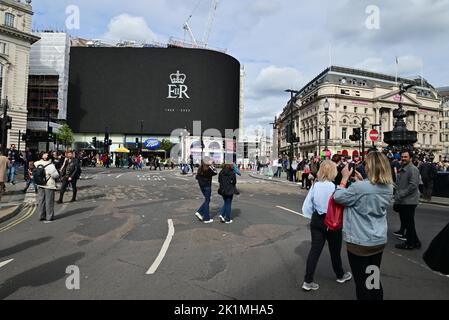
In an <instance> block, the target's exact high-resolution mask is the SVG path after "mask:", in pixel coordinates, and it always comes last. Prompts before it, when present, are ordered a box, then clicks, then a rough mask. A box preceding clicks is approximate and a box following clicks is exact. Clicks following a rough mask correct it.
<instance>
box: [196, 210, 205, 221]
mask: <svg viewBox="0 0 449 320" xmlns="http://www.w3.org/2000/svg"><path fill="white" fill-rule="evenodd" d="M195 215H196V217H197V218H198V220H200V221H203V216H202V215H201V213H199V212H197V213H195Z"/></svg>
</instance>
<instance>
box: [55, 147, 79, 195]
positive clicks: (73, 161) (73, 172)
mask: <svg viewBox="0 0 449 320" xmlns="http://www.w3.org/2000/svg"><path fill="white" fill-rule="evenodd" d="M80 176H81V166H80V163H79V160H78V158H76V157H74V156H73V152H72V151H68V152H67V157H66V160H65V162H64V164H63V166H62V169H61V177H62V186H61V191H60V193H59V200H58V203H59V204H61V203H63V200H64V193H65V192H66V191H67V186H68V185H69V184H70V185H71V186H72V190H73V194H72V200H71V201H70V202H75V201H76V194H77V192H78V189H77V188H76V183H77V181H78V179H79V178H80Z"/></svg>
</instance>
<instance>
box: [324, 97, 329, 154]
mask: <svg viewBox="0 0 449 320" xmlns="http://www.w3.org/2000/svg"><path fill="white" fill-rule="evenodd" d="M328 114H329V101H328V100H327V98H326V101H325V102H324V148H325V151H326V156H327V150H328V138H329V127H328V125H329V118H328Z"/></svg>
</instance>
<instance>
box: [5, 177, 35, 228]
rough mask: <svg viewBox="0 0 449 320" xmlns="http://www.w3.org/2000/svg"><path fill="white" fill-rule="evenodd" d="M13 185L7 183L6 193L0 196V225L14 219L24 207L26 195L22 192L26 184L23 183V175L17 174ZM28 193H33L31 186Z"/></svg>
mask: <svg viewBox="0 0 449 320" xmlns="http://www.w3.org/2000/svg"><path fill="white" fill-rule="evenodd" d="M16 180H17V181H19V182H18V183H16V184H15V185H13V184H10V183H7V184H6V193H5V194H3V195H0V223H2V222H5V221H7V220H9V219H11V218H14V217H15V216H16V215H17V214H19V213H20V211H21V210H22V207H23V205H24V201H25V196H26V194H25V193H23V192H22V190H23V189H25V185H26V183H25V182H24V181H23V175H21V174H18V175H17V176H16ZM28 192H34V189H33V186H30V188H29V189H28Z"/></svg>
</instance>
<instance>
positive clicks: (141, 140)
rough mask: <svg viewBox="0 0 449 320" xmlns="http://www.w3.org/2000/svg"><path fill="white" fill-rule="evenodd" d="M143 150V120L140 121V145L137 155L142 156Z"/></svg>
mask: <svg viewBox="0 0 449 320" xmlns="http://www.w3.org/2000/svg"><path fill="white" fill-rule="evenodd" d="M142 150H143V120H140V145H139V154H142Z"/></svg>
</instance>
